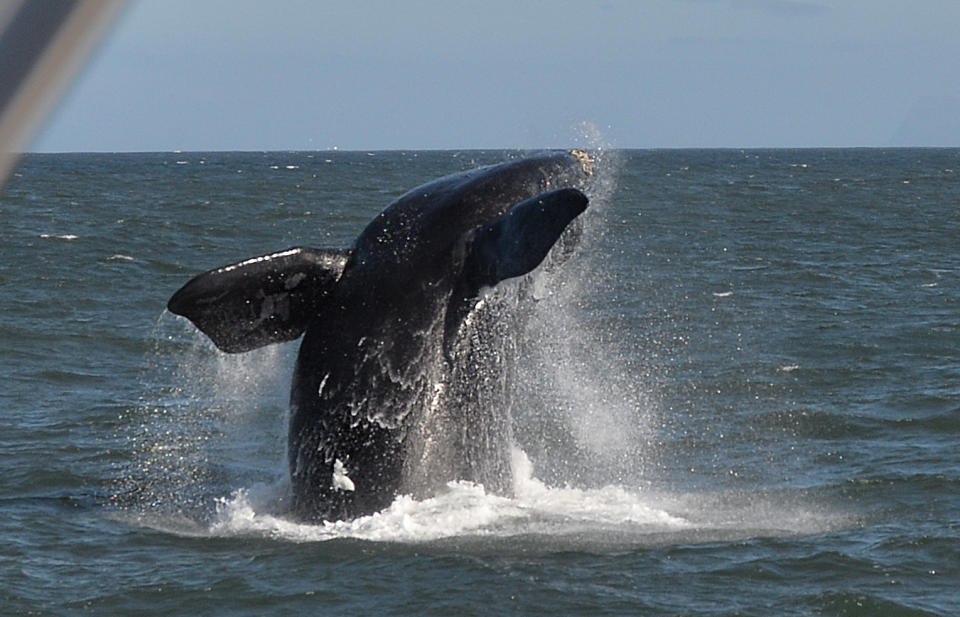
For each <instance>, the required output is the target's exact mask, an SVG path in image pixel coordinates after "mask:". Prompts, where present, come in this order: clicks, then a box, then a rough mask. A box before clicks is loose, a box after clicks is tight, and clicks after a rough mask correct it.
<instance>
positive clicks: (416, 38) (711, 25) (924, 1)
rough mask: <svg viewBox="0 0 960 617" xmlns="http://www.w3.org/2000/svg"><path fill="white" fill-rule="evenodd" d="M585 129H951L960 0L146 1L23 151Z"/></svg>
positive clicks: (580, 132)
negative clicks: (33, 142)
mask: <svg viewBox="0 0 960 617" xmlns="http://www.w3.org/2000/svg"><path fill="white" fill-rule="evenodd" d="M598 139H599V142H597V140H598ZM598 143H599V144H602V145H605V146H608V147H631V148H633V147H636V148H647V147H757V146H764V147H767V146H769V147H792V146H803V147H805V146H886V145H891V144H894V145H946V146H960V1H958V0H913V1H907V0H809V1H808V0H598V1H595V2H594V1H590V0H578V1H573V2H566V1H560V0H556V1H546V0H542V1H541V0H484V1H482V2H480V1H471V2H467V1H466V0H445V1H444V0H404V1H392V0H380V1H366V0H351V1H346V0H324V1H318V0H303V1H287V0H275V1H270V2H264V1H263V0H256V1H250V0H141V1H140V2H135V3H132V4H131V5H130V6H129V7H128V8H127V9H126V11H125V12H124V13H122V14H121V17H120V19H119V20H118V21H117V23H116V25H115V27H114V29H113V30H112V31H111V33H110V35H109V36H108V38H107V39H106V40H105V41H104V42H103V44H102V45H101V47H100V48H99V50H98V52H97V53H96V54H95V55H94V57H93V59H92V61H91V63H90V64H89V66H88V68H87V69H86V71H85V72H84V73H83V74H81V76H80V78H79V80H78V81H77V82H76V84H75V86H74V87H73V88H72V89H71V90H70V91H69V93H68V95H67V97H66V98H65V99H64V102H63V103H62V105H61V106H60V107H59V109H58V111H57V112H56V113H55V114H54V116H53V118H52V119H51V121H50V122H49V123H48V125H47V127H46V129H45V130H44V131H43V132H42V133H41V134H40V137H39V139H38V140H37V141H36V142H35V144H34V148H33V149H34V150H40V151H128V150H276V149H295V150H301V149H306V150H317V149H328V148H333V147H339V148H341V149H406V148H500V147H505V148H514V147H521V148H538V147H554V146H569V145H578V144H586V145H598Z"/></svg>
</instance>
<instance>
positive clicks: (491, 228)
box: [465, 188, 589, 290]
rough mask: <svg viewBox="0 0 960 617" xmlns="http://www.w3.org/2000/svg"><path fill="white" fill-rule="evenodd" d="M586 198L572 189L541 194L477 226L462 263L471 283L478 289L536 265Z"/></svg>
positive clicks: (516, 274)
mask: <svg viewBox="0 0 960 617" xmlns="http://www.w3.org/2000/svg"><path fill="white" fill-rule="evenodd" d="M588 201H589V200H588V199H587V196H586V195H584V194H583V193H582V192H580V191H578V190H577V189H572V188H568V189H559V190H556V191H551V192H549V193H541V194H540V195H537V196H536V197H532V198H530V199H528V200H526V201H523V202H520V203H519V204H517V205H515V206H513V208H511V209H510V211H509V212H507V213H506V214H504V215H503V216H501V217H499V218H497V219H495V220H494V221H493V222H492V223H489V224H487V225H485V226H483V227H480V228H479V229H477V230H476V231H475V235H474V239H473V246H472V247H471V248H470V249H469V253H468V255H467V261H466V264H465V275H466V277H467V279H468V280H469V281H470V284H471V286H472V287H473V288H474V289H475V290H479V289H480V288H481V287H485V286H491V285H495V284H497V283H499V282H500V281H502V280H505V279H508V278H513V277H515V276H521V275H523V274H526V273H528V272H530V271H531V270H533V269H534V268H536V267H537V266H538V265H540V262H542V261H543V260H544V258H545V257H546V256H547V254H548V253H549V252H550V248H551V247H552V246H553V245H554V243H556V241H557V240H558V239H559V238H560V235H561V234H562V233H563V230H564V229H566V228H567V225H569V224H570V222H571V221H573V219H575V218H576V217H577V216H579V215H580V213H581V212H583V211H584V210H586V208H587V203H588Z"/></svg>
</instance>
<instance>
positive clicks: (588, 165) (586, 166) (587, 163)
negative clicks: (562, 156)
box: [570, 149, 595, 176]
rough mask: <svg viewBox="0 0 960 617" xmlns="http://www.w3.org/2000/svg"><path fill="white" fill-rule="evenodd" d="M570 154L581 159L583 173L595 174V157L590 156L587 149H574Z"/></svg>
mask: <svg viewBox="0 0 960 617" xmlns="http://www.w3.org/2000/svg"><path fill="white" fill-rule="evenodd" d="M570 156H572V157H573V158H575V159H577V160H578V161H580V166H581V167H582V168H583V173H585V174H587V175H588V176H592V175H593V170H594V165H595V161H594V159H593V157H592V156H590V153H589V152H587V151H586V150H577V149H574V150H571V151H570Z"/></svg>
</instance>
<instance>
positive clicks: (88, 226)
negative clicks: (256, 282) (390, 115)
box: [0, 150, 960, 615]
mask: <svg viewBox="0 0 960 617" xmlns="http://www.w3.org/2000/svg"><path fill="white" fill-rule="evenodd" d="M511 155H512V153H500V152H489V153H483V152H462V153H454V152H439V153H429V152H411V153H250V154H244V153H209V154H195V153H174V154H167V153H160V154H141V155H44V156H31V157H28V159H27V160H26V161H25V163H24V165H23V166H22V168H21V169H20V171H19V173H18V174H17V176H16V177H15V178H14V179H13V180H12V182H11V183H10V186H9V187H8V189H7V191H6V193H5V195H4V196H3V198H2V200H0V216H2V217H3V220H4V222H5V226H4V229H3V230H2V232H0V233H2V244H0V249H2V251H3V255H2V257H3V259H2V262H0V284H2V285H3V292H4V293H3V294H2V297H0V303H2V306H3V309H4V311H3V314H4V315H5V316H6V317H7V319H5V320H4V323H3V324H0V337H2V341H3V346H4V349H5V352H4V354H3V356H2V357H0V363H2V366H3V374H4V376H5V382H6V388H5V390H4V392H3V393H2V397H3V398H2V400H3V406H4V407H3V408H4V410H5V413H4V414H3V417H2V419H0V429H2V430H0V444H2V448H3V452H4V474H3V477H2V478H0V511H2V512H3V515H4V516H3V519H2V522H0V534H2V537H3V542H0V546H2V548H0V557H2V561H0V581H2V583H0V601H2V603H3V604H4V605H6V606H7V607H8V609H7V612H9V613H11V614H27V613H28V612H30V611H33V612H35V613H39V614H74V613H78V612H82V611H84V610H87V611H90V612H92V613H95V614H131V615H133V614H137V615H142V614H158V615H160V614H163V615H169V614H185V615H186V614H211V615H220V614H223V615H238V614H250V615H261V614H275V613H282V612H293V613H297V614H299V613H308V612H312V613H321V614H342V613H347V612H349V613H357V612H359V613H361V614H368V613H377V614H383V613H388V614H416V615H423V614H438V615H448V614H477V615H481V614H496V613H516V614H583V615H597V614H623V615H638V614H650V615H732V614H747V615H768V614H782V615H819V614H827V615H834V614H836V615H932V614H934V615H952V614H955V613H956V612H957V611H958V610H960V598H958V595H957V593H956V592H955V587H956V583H957V581H958V580H960V569H958V565H957V564H960V538H958V529H957V523H956V521H957V520H958V515H960V500H958V499H960V498H958V494H960V493H958V488H960V454H958V449H957V447H956V444H957V438H958V435H960V388H958V385H957V384H958V383H960V355H958V351H957V350H958V349H960V335H958V331H960V308H958V307H960V276H958V270H957V265H956V255H957V249H956V238H958V237H960V215H958V212H960V210H958V209H957V206H958V205H960V179H958V171H957V170H960V151H957V150H895V151H889V152H885V151H875V150H866V151H864V150H834V151H817V150H800V151H786V150H773V151H667V152H648V151H639V152H606V153H603V158H604V160H603V165H602V167H601V181H600V182H599V183H598V184H597V185H595V187H594V188H593V190H592V194H591V197H592V199H593V201H592V205H591V209H590V210H588V214H587V220H586V225H585V234H584V240H583V243H582V245H581V250H580V251H579V252H578V254H577V255H575V257H574V258H573V259H572V260H571V261H570V262H568V263H566V264H564V265H563V266H562V267H560V268H558V269H557V270H556V271H552V272H548V273H543V272H541V273H539V274H538V275H537V276H536V277H534V278H533V279H532V280H530V281H527V283H526V284H530V285H531V288H532V290H533V294H534V296H535V297H536V298H537V301H536V303H535V305H534V307H533V309H532V313H531V315H530V318H529V320H528V324H527V326H526V328H525V329H524V330H523V332H520V333H518V334H517V337H518V341H519V343H520V344H519V349H521V358H520V365H519V380H518V383H517V384H516V387H517V391H516V393H515V394H516V397H515V404H514V408H513V415H514V427H513V433H514V438H515V441H516V447H515V450H514V458H513V463H514V473H515V487H514V488H515V494H514V495H513V496H512V497H503V496H498V495H494V494H490V493H488V492H487V491H485V490H484V488H483V487H482V486H479V485H474V484H470V483H464V482H460V483H451V484H448V485H447V487H446V489H445V490H444V491H442V492H441V493H439V494H437V495H436V496H434V497H431V498H429V499H423V500H415V499H412V498H411V497H408V496H400V497H398V498H397V499H396V500H395V501H394V503H393V504H392V505H391V506H390V507H388V508H387V509H385V510H384V511H382V512H379V513H377V514H375V515H372V516H368V517H362V518H360V519H357V520H353V521H345V522H337V523H326V524H321V525H306V524H302V523H297V522H294V521H291V520H290V519H288V518H287V517H286V516H285V515H284V512H285V503H286V500H287V499H288V490H289V488H288V485H287V480H286V471H285V470H286V462H285V460H284V458H283V456H284V449H285V431H286V427H285V411H286V398H287V396H288V387H289V379H290V371H291V369H292V363H293V357H294V354H295V351H296V343H293V344H287V345H282V346H276V347H272V348H267V349H263V350H258V351H256V352H252V353H250V354H243V355H240V356H227V355H223V354H220V353H218V352H216V351H215V350H214V349H213V347H212V346H211V345H210V344H209V343H208V342H207V341H206V340H205V339H204V338H203V337H202V335H198V334H197V333H196V332H195V331H194V330H193V329H192V327H191V326H189V324H187V323H186V322H184V321H183V320H181V319H179V318H176V317H174V316H172V315H170V314H167V313H165V312H164V311H163V306H164V305H165V302H166V300H167V298H168V297H169V295H170V294H171V293H172V292H173V291H174V290H176V289H177V288H178V287H179V286H180V285H181V284H182V283H183V282H185V281H186V280H187V279H188V278H189V277H190V276H192V275H193V274H195V273H196V272H198V271H201V270H203V269H207V268H210V267H213V266H217V265H221V264H224V263H228V262H231V261H236V260H238V259H241V258H244V257H247V256H250V255H254V254H258V253H264V252H268V251H272V250H276V249H280V248H285V247H287V246H293V245H298V244H305V245H312V246H330V247H340V246H347V245H348V244H349V243H350V242H351V241H352V239H353V237H354V236H355V235H356V233H358V232H359V230H360V229H362V227H363V226H364V225H365V224H366V222H367V221H368V220H369V219H370V218H371V217H372V216H374V215H375V214H376V212H377V211H379V209H381V208H382V207H383V206H384V205H385V204H386V203H388V202H389V201H390V200H391V199H392V198H394V197H396V196H398V195H399V194H400V193H402V192H404V191H405V190H406V189H408V188H410V187H412V186H414V185H416V184H419V183H421V182H424V181H426V180H429V179H431V178H434V177H437V176H439V175H443V174H444V173H449V172H452V171H458V170H460V169H465V168H469V167H472V166H474V165H476V164H481V163H486V162H496V161H499V160H503V159H504V158H505V157H507V156H511Z"/></svg>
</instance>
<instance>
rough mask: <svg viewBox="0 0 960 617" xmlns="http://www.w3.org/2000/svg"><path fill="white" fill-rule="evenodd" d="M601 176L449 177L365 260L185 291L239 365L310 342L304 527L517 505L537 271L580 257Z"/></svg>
mask: <svg viewBox="0 0 960 617" xmlns="http://www.w3.org/2000/svg"><path fill="white" fill-rule="evenodd" d="M594 163H595V161H594V158H593V156H592V155H591V154H590V153H588V152H585V151H581V150H566V151H549V152H544V153H539V154H535V155H529V156H525V157H522V158H517V159H513V160H508V161H506V162H503V163H500V164H495V165H490V166H485V167H479V168H475V169H470V170H467V171H463V172H460V173H454V174H452V175H448V176H444V177H442V178H439V179H436V180H433V181H430V182H428V183H426V184H423V185H421V186H418V187H416V188H414V189H412V190H410V191H408V192H406V193H405V194H403V195H402V196H400V197H399V198H398V199H396V200H395V201H393V202H392V203H390V204H389V205H388V206H386V208H385V209H384V210H383V211H382V212H380V214H379V215H377V216H376V217H375V218H374V219H373V220H372V221H370V223H369V224H368V225H367V226H366V227H365V228H364V229H363V230H362V231H361V232H360V234H359V235H358V236H357V238H356V240H355V241H354V242H353V245H352V246H350V247H348V248H310V247H306V246H297V247H293V248H289V249H286V250H281V251H278V252H275V253H270V254H267V255H260V256H257V257H252V258H249V259H244V260H243V261H239V262H237V263H233V264H230V265H226V266H223V267H219V268H215V269H212V270H209V271H206V272H203V273H201V274H198V275H197V276H195V277H193V278H192V279H191V280H189V281H188V282H187V283H186V284H185V285H183V286H182V287H181V288H180V289H179V290H177V291H176V292H175V293H174V294H173V295H172V297H171V298H170V300H169V302H168V304H167V308H168V310H169V311H170V312H172V313H174V314H176V315H180V316H182V317H185V318H187V319H189V320H190V321H191V322H192V323H193V324H194V326H196V328H198V329H199V330H200V331H202V332H203V333H204V334H205V335H206V336H207V337H208V338H209V339H210V340H211V341H212V342H213V344H214V345H215V346H216V347H217V348H218V349H220V350H221V351H223V352H226V353H243V352H247V351H250V350H253V349H257V348H259V347H262V346H265V345H270V344H274V343H282V342H286V341H292V340H295V339H297V338H299V337H301V336H302V340H301V342H300V347H299V350H298V354H297V359H296V364H295V366H294V370H293V378H292V383H291V388H290V402H289V415H288V438H287V454H286V456H287V464H288V467H289V470H288V471H289V479H290V490H289V497H287V499H289V503H288V507H289V514H290V515H291V516H292V517H294V518H296V519H298V520H304V521H314V522H319V521H336V520H344V519H353V518H357V517H360V516H364V515H370V514H373V513H375V512H378V511H381V510H383V509H384V508H386V507H388V506H389V505H390V504H391V503H392V502H393V501H394V500H395V499H396V498H397V497H398V496H399V495H411V496H413V497H415V498H426V497H429V496H432V495H436V494H437V493H438V492H440V491H442V490H443V488H444V487H445V486H447V484H448V483H450V482H454V481H467V482H473V483H476V484H478V485H482V486H483V487H484V490H486V491H488V492H491V493H494V494H501V495H510V494H511V492H512V487H513V483H512V482H513V480H512V472H511V460H510V457H511V445H512V442H511V439H512V437H511V426H510V425H511V419H510V418H511V411H510V407H511V402H512V401H511V395H510V392H511V379H512V378H513V374H514V367H515V365H516V361H517V358H518V355H519V354H520V353H522V350H521V349H518V344H519V343H518V340H517V337H518V335H517V333H518V331H519V327H520V326H521V325H522V320H523V318H524V314H525V311H524V310H522V307H523V306H524V305H525V303H527V302H529V301H531V300H530V297H531V295H532V294H531V291H530V287H531V286H530V285H529V284H524V281H529V280H530V279H531V277H529V276H525V275H528V274H529V273H531V272H533V271H535V270H543V269H548V268H562V267H564V265H565V262H566V261H567V260H569V259H570V258H571V256H572V255H573V254H575V252H576V248H577V244H578V238H579V236H580V234H581V230H582V225H583V223H582V218H581V217H580V215H581V214H582V213H583V212H584V211H585V210H586V209H587V206H588V204H589V199H588V197H587V192H589V188H588V187H589V185H590V183H591V181H592V179H593V177H594V175H595V171H594ZM511 281H516V282H513V283H511ZM527 312H528V311H527Z"/></svg>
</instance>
